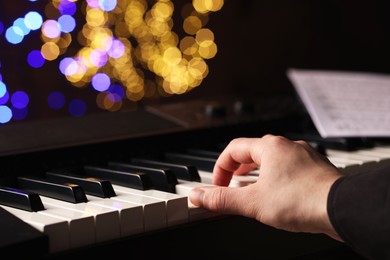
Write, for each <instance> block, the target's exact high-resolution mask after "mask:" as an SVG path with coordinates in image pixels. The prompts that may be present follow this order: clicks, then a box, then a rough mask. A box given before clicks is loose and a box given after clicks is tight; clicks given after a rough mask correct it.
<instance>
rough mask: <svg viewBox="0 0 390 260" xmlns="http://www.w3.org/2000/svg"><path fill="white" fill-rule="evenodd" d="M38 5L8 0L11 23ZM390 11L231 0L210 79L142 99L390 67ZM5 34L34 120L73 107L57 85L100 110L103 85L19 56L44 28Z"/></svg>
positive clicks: (253, 89)
mask: <svg viewBox="0 0 390 260" xmlns="http://www.w3.org/2000/svg"><path fill="white" fill-rule="evenodd" d="M43 2H45V3H46V1H43ZM45 3H44V4H45ZM188 3H191V1H190V0H176V1H174V4H175V8H176V11H175V15H176V16H177V19H176V20H175V30H177V31H178V32H180V26H181V24H182V20H181V19H180V17H179V16H180V9H181V7H182V6H183V5H185V4H188ZM37 5H38V3H37V2H35V3H25V2H24V1H23V3H21V2H20V1H12V2H11V1H7V2H6V3H2V8H0V15H1V17H2V18H1V20H2V21H3V22H4V23H5V26H9V24H6V23H7V19H8V23H9V22H10V21H11V20H12V19H15V17H18V16H21V15H23V14H24V13H25V10H28V9H29V8H31V7H33V8H36V7H37ZM389 17H390V3H389V1H386V0H316V1H311V0H245V1H243V0H225V4H224V6H223V8H222V10H221V11H219V12H216V13H212V14H211V15H210V17H209V22H208V24H207V26H206V27H208V28H210V29H211V30H212V31H213V32H214V34H215V41H216V43H217V46H218V53H217V56H216V57H215V58H213V59H211V60H208V61H207V62H208V65H209V70H210V72H209V75H208V76H207V77H206V79H204V81H203V82H202V84H201V85H200V86H199V87H197V88H195V89H193V90H192V91H190V92H189V93H186V94H184V95H180V96H176V95H175V96H170V97H164V98H158V99H156V98H154V99H149V100H147V99H145V100H142V101H141V102H139V105H142V104H148V103H160V102H162V103H167V102H168V103H169V102H174V101H175V102H176V101H185V100H191V99H195V98H204V97H217V98H220V97H222V96H233V97H240V96H242V97H251V98H267V97H269V96H278V95H294V89H293V87H292V86H291V84H290V82H289V81H288V79H287V77H286V70H287V69H288V68H309V69H331V70H353V71H372V72H381V73H389V72H390V18H389ZM81 19H82V18H81ZM80 24H82V23H80ZM3 35H4V32H3ZM3 35H2V37H1V40H0V46H1V49H0V61H1V62H2V67H1V68H0V73H2V75H3V78H4V80H5V82H8V83H9V84H8V85H7V86H8V88H9V90H10V91H11V92H13V91H17V90H19V89H28V90H29V93H31V97H30V98H31V100H32V101H31V102H30V107H29V110H30V111H29V117H28V118H27V119H26V120H35V119H38V118H45V117H49V116H54V117H56V116H63V115H68V113H67V112H66V111H50V109H49V108H48V106H47V102H46V99H45V97H47V93H48V92H51V91H53V90H61V91H65V92H66V93H67V95H68V97H69V98H70V97H80V98H83V99H84V100H87V103H88V106H89V111H94V110H96V111H100V110H99V109H98V108H96V105H95V97H96V92H94V91H93V90H91V88H89V89H82V90H80V89H77V88H74V87H71V86H69V84H68V83H67V82H66V81H65V80H64V77H63V75H62V74H60V73H59V72H58V69H57V66H58V65H57V64H55V63H51V64H47V65H45V67H44V68H42V69H39V70H34V69H30V68H27V67H25V65H23V63H20V62H19V59H20V58H24V56H21V55H25V54H24V52H27V50H29V49H31V48H32V47H33V46H37V47H39V46H40V44H41V41H40V39H39V33H38V32H36V33H35V36H34V37H29V39H28V40H26V41H25V42H24V43H23V44H22V45H18V46H9V44H8V43H6V42H5V40H4V37H3ZM14 58H15V59H14ZM34 100H35V102H34ZM91 108H93V109H91Z"/></svg>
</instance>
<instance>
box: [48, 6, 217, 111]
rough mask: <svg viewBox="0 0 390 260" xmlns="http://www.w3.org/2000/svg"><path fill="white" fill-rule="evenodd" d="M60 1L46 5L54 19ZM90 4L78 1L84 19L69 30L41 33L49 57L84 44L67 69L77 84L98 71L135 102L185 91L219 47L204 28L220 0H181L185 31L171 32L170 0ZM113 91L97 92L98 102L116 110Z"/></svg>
mask: <svg viewBox="0 0 390 260" xmlns="http://www.w3.org/2000/svg"><path fill="white" fill-rule="evenodd" d="M70 1H77V0H70ZM60 3H61V0H51V2H50V3H49V4H48V5H47V7H46V12H47V14H50V17H51V19H53V20H54V19H57V18H58V17H59V16H60V12H59V10H58V9H59V8H60ZM92 5H94V4H90V3H89V2H83V3H82V4H81V5H80V6H81V7H82V10H81V12H83V14H84V15H85V23H84V24H81V25H79V27H80V28H81V30H80V31H78V32H75V33H74V34H73V35H72V34H70V33H62V34H61V36H60V37H56V38H48V37H46V36H45V35H43V34H41V38H42V41H43V45H42V48H41V51H42V55H44V57H45V59H47V60H54V59H58V58H59V56H60V55H63V54H65V53H66V50H67V49H68V48H70V46H71V43H72V41H74V40H77V42H78V43H79V44H81V45H82V47H81V48H79V49H78V50H77V51H76V53H75V54H74V56H73V57H72V58H73V60H74V62H72V63H71V64H70V65H69V66H68V67H67V68H66V73H65V75H66V78H67V80H68V81H69V82H70V83H72V84H73V85H74V86H75V87H85V86H88V85H89V84H90V82H91V80H92V78H93V76H94V75H95V74H96V73H99V72H104V73H105V74H106V75H108V76H109V77H110V78H111V81H112V82H113V83H119V84H120V85H121V86H122V87H123V88H124V89H125V93H126V95H125V98H127V99H128V100H129V101H134V102H137V101H139V100H141V99H143V98H144V97H156V96H169V95H173V94H183V93H186V92H188V91H190V90H191V89H193V88H195V87H197V86H199V85H200V84H201V83H202V81H203V79H204V78H205V77H206V76H207V75H208V72H209V71H208V70H209V69H208V66H207V64H206V62H205V60H207V59H211V58H213V57H215V55H216V54H217V50H218V48H217V45H216V43H215V39H214V33H213V32H212V31H211V30H210V29H208V28H204V27H205V26H206V24H207V23H208V20H209V13H211V12H216V11H219V10H220V9H221V8H222V6H223V5H224V1H223V0H192V3H188V4H185V5H184V6H183V8H182V10H181V16H182V18H183V20H182V29H183V33H184V34H186V35H181V33H180V34H179V33H177V32H174V31H173V28H177V26H174V25H175V23H176V22H177V21H176V20H175V21H174V20H173V16H174V12H175V11H176V10H175V3H174V1H172V0H155V1H147V0H123V1H117V5H116V7H115V8H114V10H111V11H109V12H106V11H104V10H103V9H102V8H98V7H96V6H94V7H92ZM48 16H49V15H48ZM175 19H176V18H175ZM179 35H180V36H179ZM73 37H75V39H73ZM146 71H148V73H144V72H146ZM146 75H147V76H146ZM153 77H154V78H153ZM113 95H114V94H112V93H105V92H104V93H98V94H97V97H96V103H97V105H98V107H100V108H102V109H105V110H108V111H117V110H119V109H120V108H121V107H122V105H123V104H122V102H121V100H120V98H119V100H117V99H118V97H114V96H113Z"/></svg>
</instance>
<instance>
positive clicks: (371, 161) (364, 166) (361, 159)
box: [326, 149, 379, 173]
mask: <svg viewBox="0 0 390 260" xmlns="http://www.w3.org/2000/svg"><path fill="white" fill-rule="evenodd" d="M326 153H327V155H328V156H332V157H338V158H346V159H352V160H356V161H357V163H358V164H359V165H360V167H359V168H356V169H351V170H350V171H348V173H358V172H364V171H370V170H373V169H375V168H376V167H378V165H379V164H378V160H377V159H376V158H373V157H372V156H368V155H364V154H358V153H354V152H348V151H340V150H334V149H327V150H326Z"/></svg>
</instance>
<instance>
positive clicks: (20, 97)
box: [11, 91, 30, 109]
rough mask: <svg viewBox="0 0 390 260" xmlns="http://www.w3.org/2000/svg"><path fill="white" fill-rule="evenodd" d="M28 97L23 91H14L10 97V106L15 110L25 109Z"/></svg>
mask: <svg viewBox="0 0 390 260" xmlns="http://www.w3.org/2000/svg"><path fill="white" fill-rule="evenodd" d="M29 101H30V100H29V97H28V95H27V94H26V92H24V91H16V92H15V93H14V94H12V96H11V103H12V106H13V107H15V108H19V109H22V108H25V107H27V105H28V103H29Z"/></svg>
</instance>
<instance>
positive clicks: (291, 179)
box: [189, 135, 343, 241]
mask: <svg viewBox="0 0 390 260" xmlns="http://www.w3.org/2000/svg"><path fill="white" fill-rule="evenodd" d="M257 167H259V170H260V174H259V178H258V180H257V181H256V182H255V183H253V184H250V185H248V186H245V187H227V186H228V185H229V183H230V180H231V178H232V176H233V175H243V174H246V173H248V172H249V171H251V170H253V169H255V168H257ZM213 175H214V176H213V184H215V185H216V186H213V187H207V188H206V187H202V188H197V189H194V190H192V191H191V193H190V194H189V199H190V201H191V203H193V204H194V205H196V206H200V207H203V208H206V209H209V210H211V211H214V212H218V213H223V214H234V215H242V216H246V217H250V218H254V219H256V220H258V221H259V222H261V223H264V224H266V225H269V226H272V227H275V228H278V229H282V230H286V231H291V232H307V233H323V234H326V235H328V236H330V237H332V238H333V239H336V240H338V241H342V240H341V238H340V237H339V235H338V234H337V233H336V232H335V230H334V228H333V226H332V224H331V223H330V220H329V217H328V213H327V198H328V193H329V190H330V187H331V186H332V184H333V183H334V182H335V181H336V180H337V179H338V178H340V177H342V176H343V174H342V173H341V172H340V171H339V170H338V169H337V168H336V167H335V166H334V165H332V164H331V163H330V162H329V160H328V159H327V158H326V157H325V156H323V155H321V154H319V153H318V152H317V151H315V150H314V149H313V148H312V147H311V146H310V145H309V144H308V143H306V142H305V141H291V140H288V139H286V138H284V137H281V136H274V135H265V136H263V137H261V138H237V139H234V140H232V141H231V142H230V143H229V145H228V146H227V147H226V148H225V149H224V151H223V152H222V153H221V154H220V156H219V158H218V160H217V162H216V164H215V167H214V171H213Z"/></svg>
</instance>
